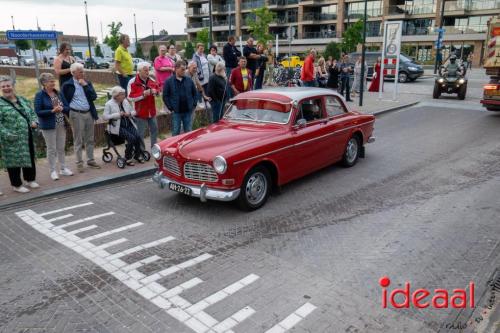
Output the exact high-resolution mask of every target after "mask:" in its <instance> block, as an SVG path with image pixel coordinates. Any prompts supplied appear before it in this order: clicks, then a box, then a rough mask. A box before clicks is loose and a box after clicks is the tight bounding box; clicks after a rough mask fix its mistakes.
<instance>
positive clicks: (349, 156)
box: [342, 136, 361, 168]
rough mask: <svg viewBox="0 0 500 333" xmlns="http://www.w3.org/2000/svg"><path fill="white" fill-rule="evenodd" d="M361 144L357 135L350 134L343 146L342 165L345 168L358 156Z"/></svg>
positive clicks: (351, 164)
mask: <svg viewBox="0 0 500 333" xmlns="http://www.w3.org/2000/svg"><path fill="white" fill-rule="evenodd" d="M360 147H361V144H360V142H359V139H358V137H357V136H352V137H351V138H350V139H349V141H347V144H346V146H345V151H344V156H343V157H342V165H343V166H344V167H346V168H350V167H352V166H353V165H354V164H356V162H357V161H358V158H359V151H360Z"/></svg>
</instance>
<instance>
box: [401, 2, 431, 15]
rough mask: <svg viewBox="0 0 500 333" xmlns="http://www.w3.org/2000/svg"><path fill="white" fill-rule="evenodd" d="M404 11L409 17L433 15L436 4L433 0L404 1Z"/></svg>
mask: <svg viewBox="0 0 500 333" xmlns="http://www.w3.org/2000/svg"><path fill="white" fill-rule="evenodd" d="M405 10H406V12H407V13H409V14H411V15H415V14H433V13H435V12H436V2H435V1H434V0H414V1H410V0H406V1H405Z"/></svg>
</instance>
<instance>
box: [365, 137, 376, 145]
mask: <svg viewBox="0 0 500 333" xmlns="http://www.w3.org/2000/svg"><path fill="white" fill-rule="evenodd" d="M375 140H376V137H374V136H370V137H369V138H368V140H367V142H368V143H372V142H375Z"/></svg>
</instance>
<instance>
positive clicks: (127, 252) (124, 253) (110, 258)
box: [108, 236, 175, 260]
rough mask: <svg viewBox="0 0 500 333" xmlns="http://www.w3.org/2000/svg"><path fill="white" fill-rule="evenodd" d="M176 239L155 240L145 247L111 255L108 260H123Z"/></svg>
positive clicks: (141, 246)
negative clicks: (127, 256)
mask: <svg viewBox="0 0 500 333" xmlns="http://www.w3.org/2000/svg"><path fill="white" fill-rule="evenodd" d="M174 239H175V237H172V236H168V237H165V238H162V239H158V240H155V241H154V242H150V243H147V244H143V245H138V246H136V247H133V248H131V249H127V250H125V251H121V252H118V253H114V254H112V255H110V256H109V257H108V259H109V260H113V259H117V258H121V257H123V256H126V255H129V254H131V253H134V252H138V251H141V250H144V249H149V248H150V247H155V246H158V245H160V244H163V243H166V242H170V241H172V240H174Z"/></svg>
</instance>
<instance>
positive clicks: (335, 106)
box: [326, 96, 346, 117]
mask: <svg viewBox="0 0 500 333" xmlns="http://www.w3.org/2000/svg"><path fill="white" fill-rule="evenodd" d="M345 113H346V110H345V108H344V105H342V102H341V101H340V100H339V99H338V97H335V96H326V114H327V115H328V117H333V116H338V115H340V114H345Z"/></svg>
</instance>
